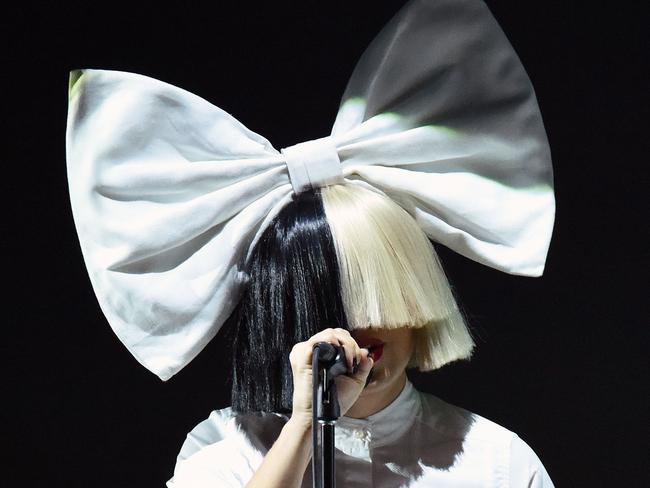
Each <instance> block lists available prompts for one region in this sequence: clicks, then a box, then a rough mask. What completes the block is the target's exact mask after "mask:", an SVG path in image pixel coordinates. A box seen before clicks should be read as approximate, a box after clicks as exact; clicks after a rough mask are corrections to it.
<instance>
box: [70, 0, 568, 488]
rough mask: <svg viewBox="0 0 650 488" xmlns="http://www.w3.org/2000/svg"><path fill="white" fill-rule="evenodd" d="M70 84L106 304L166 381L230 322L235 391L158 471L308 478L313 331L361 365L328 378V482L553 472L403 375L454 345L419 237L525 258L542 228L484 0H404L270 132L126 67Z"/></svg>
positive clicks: (541, 255)
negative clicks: (280, 132)
mask: <svg viewBox="0 0 650 488" xmlns="http://www.w3.org/2000/svg"><path fill="white" fill-rule="evenodd" d="M69 96H70V102H69V113H68V127H67V160H68V180H69V184H70V197H71V204H72V210H73V213H74V217H75V223H76V226H77V230H78V233H79V240H80V244H81V247H82V250H83V254H84V259H85V262H86V266H87V268H88V271H89V276H90V279H91V282H92V285H93V287H94V290H95V293H96V295H97V297H98V300H99V303H100V305H101V307H102V310H103V311H104V313H105V315H106V317H107V319H108V322H109V323H110V325H111V327H112V328H113V329H114V331H115V333H116V334H117V335H118V337H119V338H120V340H122V342H123V343H124V344H125V346H126V347H127V348H128V349H129V351H130V352H131V353H132V354H133V355H134V357H136V358H137V360H138V361H139V362H140V363H142V364H143V365H144V366H145V367H147V368H148V369H149V370H151V371H152V372H153V373H155V374H156V375H158V376H159V377H160V378H161V379H163V380H167V379H169V378H170V377H171V376H173V375H174V374H176V373H177V372H178V371H180V370H181V369H182V368H183V367H184V366H186V365H187V364H188V363H189V362H190V361H191V360H192V359H193V358H194V357H195V356H196V355H197V354H198V353H199V352H200V351H201V350H202V349H203V347H205V345H206V344H207V343H208V342H209V341H210V340H211V339H212V338H214V337H215V336H216V335H217V332H218V331H219V330H220V328H221V327H222V326H223V325H224V324H225V323H226V322H228V325H227V327H226V328H225V329H224V330H223V331H222V334H220V335H219V338H220V339H222V340H232V341H233V344H234V348H233V351H234V368H233V398H232V400H233V402H232V408H231V409H226V410H222V411H218V412H213V414H212V415H211V416H210V418H209V419H208V420H207V421H205V422H203V423H202V424H200V425H199V426H198V427H197V428H196V429H195V430H194V431H193V432H191V433H190V435H189V436H188V440H187V442H186V443H185V445H184V446H183V448H182V450H181V453H180V455H179V461H178V463H177V467H176V471H175V476H174V479H173V480H172V481H170V482H169V485H170V486H176V487H183V486H244V485H246V484H247V483H250V485H251V486H262V485H263V486H273V484H275V486H290V485H298V484H300V482H301V480H302V483H303V485H308V484H309V472H307V473H306V475H305V476H304V478H303V474H304V472H305V467H306V465H307V462H308V459H309V454H308V449H307V445H306V443H305V442H306V438H307V435H306V433H305V423H304V419H305V418H306V417H308V416H309V411H310V408H311V407H310V405H309V403H308V402H307V396H306V393H305V392H306V391H308V390H309V385H310V384H311V383H310V380H309V372H308V371H306V370H305V364H306V363H305V361H306V357H307V355H308V354H307V353H308V351H309V350H310V348H311V345H312V344H313V342H314V341H315V340H321V339H324V340H327V341H330V342H335V343H336V342H338V341H340V342H341V343H342V344H343V346H344V348H345V350H346V353H347V355H348V361H350V360H354V359H355V358H356V359H357V361H358V364H359V366H360V367H359V370H358V371H357V372H356V373H351V375H350V376H348V377H341V378H339V379H338V380H337V381H338V382H339V383H340V385H341V388H340V400H341V402H342V410H343V411H344V412H345V413H346V416H344V417H342V419H341V420H340V422H339V424H338V428H337V432H338V437H337V442H336V445H337V448H338V449H339V452H338V464H337V469H338V473H339V475H340V476H341V477H342V478H341V481H342V483H341V485H342V486H402V485H409V484H410V486H418V485H420V486H427V484H431V483H434V484H436V486H459V485H460V486H508V483H510V486H528V485H529V484H531V483H532V484H533V485H534V484H537V485H538V486H544V485H547V484H548V485H550V482H549V481H548V479H547V476H546V475H545V472H544V470H543V467H542V466H541V464H540V463H539V460H538V459H537V458H536V457H535V455H534V454H533V453H532V451H531V450H530V449H529V448H528V447H527V446H526V445H525V444H523V443H522V441H521V440H519V439H518V438H517V437H516V436H515V435H514V434H512V433H511V432H508V431H507V430H505V429H503V428H501V427H499V426H496V425H495V424H493V423H491V422H489V421H487V420H485V419H482V418H481V417H479V416H477V415H474V414H470V413H468V412H465V411H463V410H461V409H458V408H456V407H453V406H450V405H447V404H445V403H444V402H442V401H440V400H437V399H435V398H434V397H431V396H428V395H425V394H420V393H418V392H416V391H415V390H414V389H413V388H412V386H411V385H410V383H409V382H408V381H407V380H406V376H405V374H404V369H405V368H406V367H416V368H418V369H420V370H421V371H430V370H433V369H436V368H439V367H441V366H443V365H444V364H447V363H449V362H451V361H455V360H458V359H465V358H468V357H469V356H470V354H471V350H472V347H473V342H472V340H471V337H470V334H469V333H468V331H467V328H466V326H465V323H464V321H463V318H462V316H461V314H460V313H459V311H458V308H457V306H456V303H455V301H454V299H453V296H452V293H451V291H450V288H449V285H448V283H447V280H446V278H445V276H444V273H443V272H442V269H441V268H440V265H439V263H438V260H437V258H436V256H435V253H434V251H433V248H432V246H431V243H430V241H429V239H432V240H434V241H435V242H438V243H441V244H443V245H445V246H447V247H449V248H450V249H452V250H454V251H456V252H459V253H460V254H462V255H464V256H466V257H468V258H470V259H473V260H474V261H477V262H479V263H482V264H485V265H488V266H491V267H493V268H495V269H499V270H502V271H504V272H508V273H512V274H519V275H526V276H539V275H541V274H542V272H543V269H544V264H545V259H546V253H547V250H548V245H549V241H550V235H551V231H552V227H553V220H554V212H555V206H554V205H555V201H554V195H553V181H552V167H551V159H550V150H549V147H548V141H547V139H546V133H545V130H544V126H543V123H542V119H541V114H540V112H539V107H538V105H537V101H536V98H535V93H534V90H533V87H532V84H531V83H530V80H529V79H528V76H527V74H526V72H525V70H524V68H523V66H522V65H521V62H520V61H519V58H518V57H517V55H516V53H515V52H514V50H513V48H512V46H511V45H510V43H509V42H508V40H507V38H506V37H505V35H504V33H503V32H502V31H501V29H500V27H499V25H498V24H497V22H496V21H495V19H494V18H493V17H492V15H491V13H490V12H489V10H488V8H487V7H486V6H485V4H484V3H483V2H482V1H480V0H411V1H409V2H408V3H407V4H406V5H405V6H404V7H403V8H402V9H401V10H400V11H399V12H398V13H397V14H396V15H395V17H394V18H393V19H391V21H390V22H389V23H388V24H387V25H386V26H385V27H384V29H383V30H382V31H381V32H380V33H379V35H378V36H377V37H376V38H375V39H374V40H373V42H372V43H371V44H370V46H369V47H368V48H367V49H366V51H365V52H364V54H363V56H362V57H361V59H360V60H359V62H358V64H357V66H356V67H355V70H354V72H353V73H352V76H351V77H350V80H349V82H348V85H347V87H346V90H345V92H344V94H343V98H342V102H341V105H340V107H339V111H338V113H337V117H336V120H335V122H334V125H333V128H332V132H331V134H330V135H329V136H327V137H323V138H320V139H316V140H312V141H307V142H303V143H299V144H296V145H294V146H290V147H287V148H283V149H281V151H277V150H276V149H275V148H274V147H273V146H272V145H271V143H270V142H269V141H268V140H266V139H265V138H264V137H262V136H261V135H259V134H256V133H254V132H253V131H251V130H249V129H248V128H246V127H245V126H244V125H243V124H241V123H240V122H239V121H238V120H236V119H235V118H234V117H232V116H231V115H230V114H228V113H226V112H225V111H223V110H221V109H219V108H218V107H215V106H214V105H211V104H210V103H208V102H207V101H205V100H203V99H201V98H199V97H197V96H196V95H193V94H191V93H189V92H187V91H185V90H182V89H180V88H177V87H175V86H173V85H169V84H167V83H163V82H161V81H158V80H154V79H152V78H149V77H146V76H142V75H137V74H133V73H125V72H119V71H107V70H84V71H77V72H73V73H72V74H71V78H70V94H69ZM346 331H347V332H346ZM228 333H230V337H229V336H228ZM319 334H320V335H319ZM348 334H351V335H348ZM384 342H385V344H383V348H382V346H381V343H384ZM364 348H368V349H370V350H371V351H370V354H371V356H374V361H371V360H368V359H367V355H368V353H367V352H365V351H363V349H364ZM292 350H293V354H291V359H292V360H291V362H290V361H289V356H290V353H291V351H292ZM380 354H381V356H380ZM375 363H376V364H375ZM370 370H372V381H371V382H370V383H369V385H368V387H367V388H366V389H362V388H361V385H362V383H363V379H364V378H366V377H367V376H366V375H369V374H371V373H369V371H370ZM260 412H261V413H260ZM289 412H292V415H291V420H289V417H288V416H287V414H288V413H289ZM287 460H291V465H287V464H286V463H287V462H288V461H287Z"/></svg>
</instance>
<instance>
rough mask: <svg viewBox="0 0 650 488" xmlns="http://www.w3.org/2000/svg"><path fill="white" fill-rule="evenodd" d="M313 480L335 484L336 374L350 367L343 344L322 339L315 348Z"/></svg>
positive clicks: (320, 486)
mask: <svg viewBox="0 0 650 488" xmlns="http://www.w3.org/2000/svg"><path fill="white" fill-rule="evenodd" d="M311 364H312V425H311V430H312V480H313V486H314V488H335V486H336V479H335V462H334V428H335V425H336V421H337V420H338V418H339V417H340V416H341V411H340V408H339V400H338V396H337V394H336V383H335V382H334V378H336V377H337V376H339V375H340V374H343V373H345V372H346V370H347V365H346V360H345V354H344V352H343V350H342V349H341V348H339V347H336V346H333V345H332V344H328V343H326V342H319V343H318V344H316V345H315V346H314V349H313V352H312V363H311Z"/></svg>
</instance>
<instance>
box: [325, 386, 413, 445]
mask: <svg viewBox="0 0 650 488" xmlns="http://www.w3.org/2000/svg"><path fill="white" fill-rule="evenodd" d="M421 412H422V404H421V400H420V394H419V392H418V391H417V390H416V389H415V388H414V387H413V385H412V384H411V382H410V381H409V380H408V379H407V380H406V383H405V384H404V388H403V389H402V391H401V393H400V394H399V395H397V397H396V398H395V400H393V401H392V402H391V403H390V404H389V405H387V406H386V407H384V408H383V409H381V410H380V411H378V412H376V413H374V414H372V415H370V416H368V417H367V418H365V419H356V418H352V417H346V416H343V417H341V418H339V420H338V422H337V423H336V430H335V438H336V445H337V447H338V446H339V445H342V444H344V443H349V442H350V439H356V440H358V441H360V442H361V443H362V444H363V445H365V446H366V447H367V446H368V445H369V444H371V445H372V446H373V447H374V446H379V445H385V444H390V443H392V442H393V441H394V440H395V439H396V438H398V437H399V436H400V435H401V434H403V433H404V432H405V431H406V430H407V429H408V428H409V427H410V426H411V425H412V424H413V421H414V420H415V419H416V418H417V417H419V416H420V415H421ZM352 442H355V441H352Z"/></svg>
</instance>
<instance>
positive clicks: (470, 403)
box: [0, 0, 650, 488]
mask: <svg viewBox="0 0 650 488" xmlns="http://www.w3.org/2000/svg"><path fill="white" fill-rule="evenodd" d="M402 4H403V2H402V1H401V0H400V1H396V0H391V1H338V2H334V1H311V0H304V1H300V2H240V3H237V4H235V2H211V3H210V4H209V5H210V6H209V7H197V6H194V5H193V4H192V3H190V2H187V3H181V2H175V3H174V4H173V5H171V3H170V4H167V3H163V2H158V3H157V4H152V5H150V6H147V7H144V6H142V5H139V4H137V3H136V2H132V3H130V4H125V5H119V6H118V5H117V4H112V3H108V2H106V3H97V2H84V3H78V4H73V3H65V2H50V3H47V4H45V3H44V4H42V5H36V4H31V5H30V4H25V3H20V4H19V5H21V6H20V7H19V6H15V5H14V6H11V7H7V6H5V7H4V13H3V16H2V18H1V20H0V22H1V23H2V28H1V29H0V31H1V33H0V35H1V36H2V49H3V51H4V52H3V56H2V64H3V70H2V81H3V85H4V90H3V91H2V94H3V108H4V110H3V115H2V120H1V122H0V123H1V124H2V129H3V130H2V134H3V136H5V137H6V140H5V141H4V142H3V144H2V163H3V169H4V171H5V173H4V178H3V186H4V192H3V193H4V196H5V197H7V198H8V203H9V205H8V206H7V205H5V207H4V208H5V210H6V209H8V210H9V211H8V212H7V213H6V217H5V220H4V223H3V224H4V225H3V239H2V242H3V248H4V252H3V255H4V259H5V265H4V266H5V269H7V268H8V270H9V274H6V273H5V277H6V280H5V282H4V284H5V289H6V290H8V293H4V294H3V295H4V297H5V299H6V302H4V303H3V310H4V319H3V323H4V328H3V330H4V331H5V333H4V334H3V340H2V361H3V368H2V369H3V380H4V381H3V382H4V385H3V387H2V389H1V391H2V416H3V418H2V436H1V438H2V440H3V442H2V450H3V454H2V466H3V468H2V473H1V474H0V484H1V485H2V486H20V487H32V486H42V487H89V486H92V487H96V488H100V487H113V488H114V487H160V486H163V485H164V482H165V481H166V480H167V479H168V478H169V477H170V476H171V475H172V472H173V467H174V462H175V457H176V454H177V452H178V450H179V448H180V446H181V444H182V442H183V440H184V438H185V435H186V433H187V432H188V431H189V430H190V429H191V428H192V427H193V426H194V425H196V424H197V423H198V422H199V421H201V420H203V419H205V418H206V417H207V416H208V415H209V413H210V411H211V410H213V409H216V408H222V407H225V406H226V405H227V404H228V400H229V391H228V388H229V385H228V376H229V354H230V352H229V350H228V344H222V343H221V341H220V340H219V339H220V337H217V338H216V340H214V341H212V343H211V344H210V345H209V346H208V347H207V348H206V349H205V350H204V351H203V352H202V353H201V354H200V355H199V356H198V357H197V358H196V360H194V361H193V362H192V363H191V364H190V365H189V366H188V367H187V368H185V369H184V370H183V371H181V372H180V373H179V374H178V375H177V376H176V377H174V378H173V379H171V380H170V381H168V382H167V383H163V382H162V381H160V380H159V379H158V378H157V377H155V376H154V375H153V374H151V373H149V372H148V371H146V370H145V369H144V368H143V367H142V366H140V365H139V364H138V363H137V362H136V361H135V359H133V358H132V357H131V356H130V354H129V353H128V352H127V350H126V349H125V348H124V346H122V344H121V343H120V342H119V341H118V339H117V337H116V336H115V335H114V334H113V332H112V331H111V329H110V328H109V326H108V324H107V322H106V320H105V318H104V317H103V315H102V313H101V311H100V309H99V306H98V304H97V301H96V299H95V296H94V294H93V292H92V289H91V286H90V282H89V280H88V277H87V274H86V270H85V268H84V265H83V261H82V257H81V251H80V249H79V244H78V241H77V236H76V233H75V229H74V225H73V220H72V215H71V211H70V206H69V199H68V193H67V192H68V189H67V181H66V169H65V123H66V109H67V106H66V105H67V87H68V71H69V70H70V69H74V68H83V67H93V68H106V69H118V70H124V71H134V72H137V73H141V74H145V75H148V76H152V77H154V78H157V79H160V80H163V81H166V82H169V83H172V84H174V85H177V86H179V87H182V88H185V89H187V90H189V91H191V92H193V93H195V94H197V95H200V96H202V97H203V98H206V99H207V100H209V101H210V102H212V103H213V104H215V105H218V106H220V107H221V108H223V109H225V110H226V111H228V112H229V113H231V114H233V115H234V116H235V117H236V118H237V119H238V120H240V121H242V123H244V124H245V125H246V126H248V127H249V128H250V129H252V130H253V131H255V132H257V133H259V134H262V135H264V136H265V137H267V138H268V139H269V140H270V141H271V142H272V143H273V145H274V146H275V147H276V148H280V147H284V146H289V145H291V144H295V143H297V142H300V141H304V140H308V139H313V138H317V137H322V136H324V135H327V134H329V131H330V129H331V125H332V123H333V120H334V116H335V114H336V111H337V109H338V103H339V100H340V96H341V94H342V92H343V89H344V87H345V84H346V81H347V79H348V76H349V75H350V73H351V72H352V69H353V67H354V65H355V62H356V61H357V59H358V58H359V56H360V55H361V53H362V51H363V50H364V49H365V47H366V46H367V45H368V43H369V42H370V40H371V39H372V38H373V37H374V36H375V35H376V34H377V33H378V32H379V30H380V29H381V28H382V27H383V25H384V24H385V23H386V22H387V21H388V20H389V19H390V18H391V16H392V15H393V14H394V13H395V12H396V11H397V10H398V9H399V8H400V6H401V5H402ZM487 4H488V6H489V7H490V9H491V10H492V12H493V13H494V15H495V17H496V18H497V20H498V21H499V22H500V24H501V26H502V27H503V29H504V30H505V32H506V34H507V35H508V37H509V39H510V40H511V42H512V44H513V45H514V47H515V49H516V51H517V53H518V54H519V56H520V58H521V59H522V62H523V64H524V66H525V67H526V69H527V71H528V73H529V75H530V77H531V79H532V81H533V84H534V86H535V89H536V92H537V96H538V99H539V103H540V106H541V110H542V114H543V116H544V122H545V125H546V128H547V131H548V135H549V139H550V144H551V148H552V154H553V160H554V168H555V184H556V194H557V222H556V227H555V232H554V237H553V241H552V243H551V248H550V254H549V257H548V265H547V269H546V273H545V275H544V276H543V277H542V278H539V279H530V278H522V277H515V276H509V275H506V274H503V273H500V272H497V271H494V270H491V269H489V268H487V267H484V266H481V265H479V264H476V263H474V262H472V261H469V260H467V259H465V258H462V257H460V256H458V255H456V254H454V253H452V252H450V251H448V250H447V249H444V248H439V250H440V253H441V257H442V259H443V261H444V264H445V266H446V269H447V271H448V273H449V275H450V278H451V281H452V283H453V285H454V286H455V289H456V291H457V293H458V295H459V297H460V300H461V302H462V304H463V306H464V308H465V309H466V311H467V313H468V315H469V317H470V320H471V324H472V326H473V330H474V332H475V335H476V337H477V340H478V350H477V352H476V355H475V357H474V358H473V359H472V360H471V361H470V362H468V363H463V364H454V365H450V366H447V367H445V368H443V369H442V370H440V371H438V372H435V373H432V374H426V375H423V374H418V375H411V378H412V381H413V382H414V383H415V384H416V386H417V387H419V388H420V389H422V390H425V391H428V392H431V393H433V394H435V395H438V396H439V397H441V398H443V399H445V400H447V401H449V402H451V403H454V404H457V405H460V406H463V407H465V408H467V409H469V410H472V411H474V412H477V413H479V414H481V415H483V416H485V417H488V418H490V419H492V420H494V421H496V422H498V423H499V424H501V425H503V426H505V427H507V428H509V429H511V430H514V431H516V432H517V433H519V434H520V436H521V437H522V438H523V439H524V440H525V441H526V442H528V443H529V444H530V445H531V446H532V447H533V448H534V449H535V451H536V452H537V453H538V455H539V456H540V458H541V459H542V461H543V462H544V464H545V466H546V467H547V469H548V471H549V473H550V475H551V477H552V478H553V480H554V481H555V483H556V486H558V487H568V486H576V487H600V486H606V487H614V486H628V487H633V486H634V487H636V486H650V485H649V484H648V480H647V472H648V468H647V448H648V446H647V441H646V439H647V436H648V429H647V423H648V416H647V412H648V409H647V407H648V403H647V398H648V389H647V384H646V382H647V369H648V363H647V360H646V357H647V356H646V354H647V353H646V351H647V333H646V330H645V329H646V326H647V322H648V308H647V301H648V297H647V289H648V287H647V284H646V280H645V275H646V274H647V271H648V264H649V259H648V253H647V246H648V241H647V239H645V238H642V230H644V228H647V213H646V210H647V207H648V204H647V197H646V192H647V190H648V184H647V183H648V180H647V176H648V169H647V163H648V151H647V146H646V148H645V149H643V148H642V147H641V146H642V142H641V141H642V139H643V140H644V142H645V140H646V139H647V130H648V123H647V116H648V110H647V107H648V105H647V101H644V100H642V99H641V95H642V93H644V92H645V91H646V90H647V78H644V75H643V74H642V73H643V72H642V60H641V56H642V51H644V52H645V51H646V50H647V49H642V48H643V44H642V41H643V40H644V38H643V31H642V25H643V22H642V16H641V13H640V12H637V11H634V10H633V8H630V5H633V4H634V5H641V4H642V2H624V3H622V4H620V5H617V6H616V7H614V6H613V4H611V2H598V1H595V2H594V1H590V2H586V1H585V2H567V1H558V2H549V1H546V2H530V1H514V0H512V1H496V0H488V2H487ZM17 5H18V4H17ZM7 9H8V10H7ZM646 41H647V39H646ZM646 47H647V46H646ZM646 230H647V229H646Z"/></svg>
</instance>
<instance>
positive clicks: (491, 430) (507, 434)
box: [420, 392, 515, 449]
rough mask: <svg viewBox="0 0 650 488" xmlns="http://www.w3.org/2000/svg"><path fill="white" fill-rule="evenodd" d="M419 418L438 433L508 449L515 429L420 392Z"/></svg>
mask: <svg viewBox="0 0 650 488" xmlns="http://www.w3.org/2000/svg"><path fill="white" fill-rule="evenodd" d="M420 398H421V399H422V420H423V422H425V423H426V424H428V425H429V426H431V427H432V428H434V429H435V430H436V431H437V432H439V433H440V434H441V435H445V436H447V437H450V438H454V439H464V440H466V441H472V442H484V443H487V444H490V445H492V446H493V447H498V448H503V449H509V445H510V442H511V441H512V438H513V436H514V435H515V433H514V432H512V431H510V430H508V429H507V428H505V427H503V426H501V425H499V424H497V423H496V422H493V421H491V420H489V419H487V418H485V417H482V416H481V415H478V414H476V413H473V412H470V411H469V410H466V409H464V408H461V407H458V406H456V405H452V404H451V403H447V402H445V401H444V400H441V399H440V398H438V397H436V396H434V395H431V394H429V393H423V392H420Z"/></svg>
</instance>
